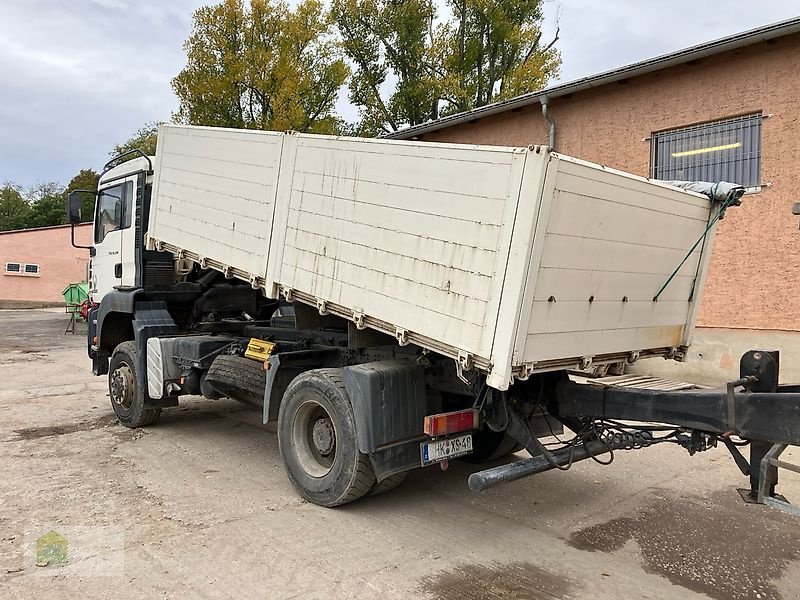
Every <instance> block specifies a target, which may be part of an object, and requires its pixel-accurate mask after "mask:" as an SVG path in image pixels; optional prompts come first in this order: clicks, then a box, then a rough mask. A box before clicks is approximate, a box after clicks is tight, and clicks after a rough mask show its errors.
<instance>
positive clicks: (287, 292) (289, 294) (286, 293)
mask: <svg viewBox="0 0 800 600" xmlns="http://www.w3.org/2000/svg"><path fill="white" fill-rule="evenodd" d="M281 293H282V294H283V297H284V298H286V301H287V302H294V290H293V289H292V288H290V287H286V286H283V287H281Z"/></svg>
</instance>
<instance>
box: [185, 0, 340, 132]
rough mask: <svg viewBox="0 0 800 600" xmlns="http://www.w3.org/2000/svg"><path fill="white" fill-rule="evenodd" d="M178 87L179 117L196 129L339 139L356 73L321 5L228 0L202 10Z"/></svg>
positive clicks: (196, 17)
mask: <svg viewBox="0 0 800 600" xmlns="http://www.w3.org/2000/svg"><path fill="white" fill-rule="evenodd" d="M184 49H185V50H186V54H187V64H186V66H185V67H184V68H183V70H182V71H181V72H180V73H179V74H178V76H177V77H175V78H174V79H173V80H172V87H173V89H174V91H175V93H176V95H177V96H178V99H179V101H180V107H179V110H178V113H177V115H176V118H177V119H178V120H179V121H181V122H183V123H188V124H193V125H211V126H220V127H237V128H249V129H271V130H279V131H282V130H289V129H293V130H296V131H312V132H316V133H335V132H336V131H337V129H338V126H339V124H340V121H339V120H338V119H337V118H336V117H335V115H334V113H333V110H334V106H335V103H336V99H337V95H338V91H339V89H340V88H341V86H342V85H343V84H344V82H345V81H346V79H347V76H348V74H349V71H348V68H347V65H346V64H345V62H344V60H343V59H342V57H341V56H339V50H338V47H337V45H336V43H335V42H334V40H333V38H332V36H331V20H330V17H329V15H328V14H327V13H326V11H325V10H324V8H323V5H322V3H321V2H320V1H319V0H303V1H302V2H300V3H299V4H298V5H297V7H296V8H295V9H294V10H291V9H290V8H289V7H288V6H287V5H286V4H285V3H284V2H282V1H279V0H277V1H276V0H251V1H250V3H249V8H245V6H244V3H243V2H242V0H225V1H224V2H222V3H221V4H218V5H216V6H207V7H203V8H200V9H198V10H197V11H196V12H195V14H194V24H193V29H192V33H191V35H190V37H189V39H188V40H187V41H186V43H185V45H184Z"/></svg>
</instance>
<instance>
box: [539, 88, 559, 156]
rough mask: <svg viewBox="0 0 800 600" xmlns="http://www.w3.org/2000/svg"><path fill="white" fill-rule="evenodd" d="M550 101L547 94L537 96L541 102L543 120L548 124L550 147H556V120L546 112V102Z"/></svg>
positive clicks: (553, 148) (552, 148)
mask: <svg viewBox="0 0 800 600" xmlns="http://www.w3.org/2000/svg"><path fill="white" fill-rule="evenodd" d="M549 101H550V98H548V97H547V96H539V102H541V104H542V116H544V120H545V121H547V122H548V123H549V124H550V141H549V145H550V149H551V150H555V149H556V122H555V121H553V119H552V118H550V115H549V114H547V103H548V102H549Z"/></svg>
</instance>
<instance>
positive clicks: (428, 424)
mask: <svg viewBox="0 0 800 600" xmlns="http://www.w3.org/2000/svg"><path fill="white" fill-rule="evenodd" d="M477 428H478V411H477V409H474V408H468V409H467V410H457V411H455V412H449V413H441V414H439V415H428V416H427V417H425V425H424V427H423V430H424V431H425V433H426V434H427V435H429V436H431V437H438V436H440V435H447V434H448V433H458V432H459V431H470V430H472V429H477Z"/></svg>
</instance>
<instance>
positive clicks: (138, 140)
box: [81, 121, 161, 189]
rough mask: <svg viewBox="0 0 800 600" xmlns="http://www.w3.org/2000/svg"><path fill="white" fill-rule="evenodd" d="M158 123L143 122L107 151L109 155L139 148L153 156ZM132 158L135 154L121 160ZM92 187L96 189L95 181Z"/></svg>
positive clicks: (113, 155)
mask: <svg viewBox="0 0 800 600" xmlns="http://www.w3.org/2000/svg"><path fill="white" fill-rule="evenodd" d="M159 125H161V123H159V122H158V121H150V122H149V123H145V124H144V125H143V126H142V127H141V128H139V130H138V131H136V133H134V134H133V135H132V136H131V138H130V139H129V140H128V141H126V142H123V143H122V144H117V145H116V146H114V149H113V150H112V151H111V152H109V153H108V154H109V156H111V157H112V158H113V157H115V156H119V155H120V154H122V153H123V152H128V151H129V150H141V151H142V152H144V153H145V154H147V156H155V153H156V142H157V140H158V126H159ZM134 158H136V155H132V156H130V157H126V158H125V159H123V160H122V161H121V162H126V161H128V160H132V159H134ZM81 173H83V171H81ZM94 187H95V189H97V183H95V185H94Z"/></svg>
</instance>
